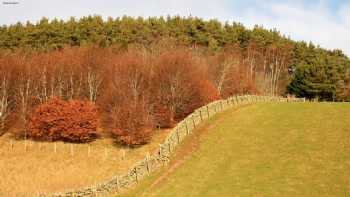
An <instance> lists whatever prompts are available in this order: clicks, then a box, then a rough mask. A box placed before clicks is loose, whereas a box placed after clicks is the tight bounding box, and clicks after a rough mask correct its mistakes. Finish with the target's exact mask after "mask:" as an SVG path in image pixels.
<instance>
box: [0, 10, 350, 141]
mask: <svg viewBox="0 0 350 197" xmlns="http://www.w3.org/2000/svg"><path fill="white" fill-rule="evenodd" d="M0 48H2V49H1V50H0V127H1V128H0V131H1V132H0V133H2V132H4V131H6V130H13V131H15V133H16V135H18V136H23V135H24V136H25V137H27V136H29V137H32V138H36V139H45V140H66V141H77V142H85V141H89V140H91V139H90V138H95V137H97V136H98V135H100V134H101V135H102V134H108V135H110V136H114V137H116V139H117V140H118V141H120V142H122V143H125V144H143V143H147V141H148V140H149V139H150V137H151V136H152V131H153V130H154V128H156V127H162V128H166V127H172V126H173V125H174V124H175V123H176V121H178V120H180V119H182V118H184V117H185V116H186V115H187V114H189V113H191V112H192V111H193V110H194V109H196V108H198V107H200V106H202V105H205V104H206V103H208V102H210V101H213V100H216V99H219V98H226V97H229V96H231V95H236V94H248V93H249V94H263V95H286V94H291V95H295V96H298V97H307V98H319V99H321V100H335V101H343V100H347V101H350V93H349V90H350V61H349V58H348V57H347V56H345V55H344V54H343V53H342V52H341V51H340V50H334V51H329V50H325V49H322V48H320V47H316V46H314V45H313V44H312V43H310V44H306V43H304V42H294V41H292V40H290V39H288V38H286V37H284V36H281V35H280V34H279V33H278V32H277V31H275V30H273V31H270V30H265V29H264V28H262V27H258V26H256V27H255V28H254V29H252V30H249V29H245V28H244V27H243V26H242V25H240V24H237V23H233V24H228V23H226V24H222V23H220V22H218V21H216V20H210V21H204V20H202V19H198V18H192V17H190V18H181V17H168V18H166V19H164V18H148V19H143V18H131V17H123V18H117V19H111V18H110V19H108V20H107V21H103V20H102V19H101V17H98V16H94V17H91V16H89V17H84V18H82V19H80V20H75V19H73V18H72V19H70V20H69V21H66V22H63V21H58V20H52V21H50V22H49V21H48V20H47V19H45V18H44V19H42V20H41V21H40V22H39V23H37V24H35V25H33V24H30V23H27V24H26V25H23V24H20V23H18V24H16V25H11V26H3V27H1V29H0ZM83 111H84V112H86V113H85V114H89V116H83V115H78V116H77V115H75V114H82V112H83ZM61 116H64V118H57V117H61ZM64 122H66V123H69V124H64ZM62 124H63V125H62ZM67 125H80V126H79V128H77V127H75V128H74V131H72V129H73V128H71V127H67ZM97 130H102V131H104V132H102V133H96V131H97ZM76 131H79V132H78V133H79V134H78V135H77V132H76Z"/></svg>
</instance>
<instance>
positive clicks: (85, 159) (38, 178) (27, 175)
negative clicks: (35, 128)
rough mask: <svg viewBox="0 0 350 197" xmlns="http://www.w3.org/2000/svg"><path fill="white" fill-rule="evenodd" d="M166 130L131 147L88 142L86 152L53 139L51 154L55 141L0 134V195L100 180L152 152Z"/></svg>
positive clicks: (46, 190) (82, 147) (60, 188)
mask: <svg viewBox="0 0 350 197" xmlns="http://www.w3.org/2000/svg"><path fill="white" fill-rule="evenodd" d="M167 133H168V132H167V130H166V131H163V130H161V131H157V132H156V135H155V136H154V137H153V138H152V141H151V143H149V144H147V145H144V146H142V147H139V148H134V149H131V148H130V149H129V148H127V147H120V146H117V145H115V143H113V141H112V140H111V139H99V140H97V141H95V142H92V143H91V144H90V154H89V155H88V152H89V145H88V144H69V143H63V142H57V143H56V151H57V152H56V153H55V151H54V150H55V145H54V144H55V143H48V142H34V141H29V140H28V141H27V142H26V143H25V141H23V140H21V141H15V140H13V139H12V138H11V137H10V136H9V135H4V136H2V137H0V177H1V178H0V196H9V197H10V196H27V195H29V196H32V195H37V194H39V193H40V194H43V193H53V192H60V191H65V190H69V189H77V188H81V187H85V186H90V185H93V184H96V183H100V182H103V181H105V180H108V179H109V178H112V177H113V176H115V175H117V174H120V173H121V172H123V171H125V170H127V168H128V167H130V166H131V165H132V164H134V163H135V162H136V161H138V160H140V159H141V158H144V156H145V155H146V154H147V152H150V153H152V152H153V151H156V149H157V148H158V144H159V143H160V142H162V141H164V139H165V137H166V135H167ZM11 141H12V142H13V148H12V146H11ZM25 144H26V145H27V146H26V147H27V149H25ZM72 146H73V155H72ZM124 153H125V154H124ZM124 156H125V157H124Z"/></svg>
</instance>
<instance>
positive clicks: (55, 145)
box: [53, 142, 57, 154]
mask: <svg viewBox="0 0 350 197" xmlns="http://www.w3.org/2000/svg"><path fill="white" fill-rule="evenodd" d="M53 150H54V153H55V154H56V153H57V143H56V142H54V143H53Z"/></svg>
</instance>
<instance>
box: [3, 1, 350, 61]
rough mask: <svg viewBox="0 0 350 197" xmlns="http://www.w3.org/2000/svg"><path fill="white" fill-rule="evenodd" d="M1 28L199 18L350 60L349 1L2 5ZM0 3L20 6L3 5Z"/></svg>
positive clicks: (37, 3) (130, 2) (71, 2)
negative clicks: (258, 29) (74, 20)
mask: <svg viewBox="0 0 350 197" xmlns="http://www.w3.org/2000/svg"><path fill="white" fill-rule="evenodd" d="M0 1H2V2H1V4H0V24H12V23H16V22H17V21H21V22H25V21H27V20H29V21H32V22H36V21H38V20H39V19H40V18H41V17H43V16H46V17H48V18H50V19H52V18H55V17H56V18H59V19H68V18H69V17H70V16H75V17H81V16H86V15H93V14H97V15H101V16H103V17H108V16H112V17H118V16H123V15H130V16H145V17H147V16H166V15H181V16H189V15H192V16H198V17H201V18H205V19H209V18H216V19H219V20H221V21H236V22H241V23H243V24H244V25H246V26H247V27H250V28H251V27H253V26H254V25H255V24H258V25H263V26H264V27H266V28H277V29H278V30H280V31H281V33H283V34H285V35H287V36H290V37H291V38H293V39H295V40H305V41H312V42H314V43H316V44H319V45H320V46H322V47H325V48H329V49H335V48H339V49H342V50H343V51H344V52H345V53H346V54H347V55H350V0H285V1H282V0H281V1H277V0H215V1H210V0H127V1H121V0H114V1H113V0H71V1H65V0H0ZM4 2H18V4H5V3H4Z"/></svg>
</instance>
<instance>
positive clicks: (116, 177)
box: [116, 175, 119, 191]
mask: <svg viewBox="0 0 350 197" xmlns="http://www.w3.org/2000/svg"><path fill="white" fill-rule="evenodd" d="M116 179H117V180H116V181H117V183H116V184H117V191H119V176H118V175H117V177H116Z"/></svg>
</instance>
